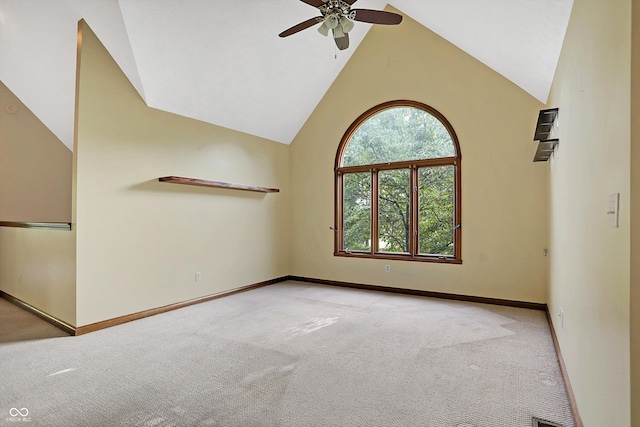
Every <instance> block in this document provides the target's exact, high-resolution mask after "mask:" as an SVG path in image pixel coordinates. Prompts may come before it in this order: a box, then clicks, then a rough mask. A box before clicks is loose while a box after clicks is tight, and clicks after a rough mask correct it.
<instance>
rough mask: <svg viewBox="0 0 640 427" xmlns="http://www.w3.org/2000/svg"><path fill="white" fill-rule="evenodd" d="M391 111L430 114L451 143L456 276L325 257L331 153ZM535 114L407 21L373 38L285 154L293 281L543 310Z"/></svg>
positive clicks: (442, 270) (500, 81)
mask: <svg viewBox="0 0 640 427" xmlns="http://www.w3.org/2000/svg"><path fill="white" fill-rule="evenodd" d="M395 99H411V100H416V101H420V102H423V103H425V104H428V105H430V106H432V107H434V108H435V109H437V110H438V111H440V112H441V113H442V114H444V116H445V117H447V119H448V120H449V121H450V122H451V124H452V125H453V127H454V128H455V130H456V133H457V135H458V137H459V140H460V145H461V151H462V223H463V227H462V259H463V264H462V265H446V264H430V263H420V262H407V261H404V262H403V261H387V260H374V259H353V258H342V257H334V256H333V232H332V231H331V230H330V229H329V227H330V226H333V225H334V173H333V167H334V159H335V155H336V149H337V147H338V144H339V142H340V139H341V137H342V136H343V134H344V132H345V131H346V130H347V128H348V127H349V125H350V124H351V123H352V122H353V121H354V120H355V119H356V118H357V117H358V116H359V115H360V114H362V113H363V112H364V111H366V110H368V109H369V108H371V107H373V106H374V105H377V104H380V103H382V102H385V101H390V100H395ZM542 107H543V105H542V104H541V103H539V102H538V101H537V100H535V99H534V98H533V97H531V96H530V95H528V94H527V93H525V92H524V91H522V90H521V89H520V88H518V87H517V86H516V85H514V84H513V83H511V82H509V81H508V80H507V79H505V78H503V77H502V76H500V75H498V74H497V73H495V72H494V71H492V70H490V69H489V68H487V67H486V66H484V65H483V64H481V63H480V62H478V61H477V60H475V59H473V58H472V57H470V56H469V55H467V54H466V53H464V52H463V51H461V50H460V49H458V48H456V47H455V46H453V45H452V44H450V43H448V42H447V41H445V40H444V39H442V38H440V37H439V36H437V35H436V34H434V33H433V32H431V31H429V30H428V29H426V28H425V27H423V26H421V25H419V24H418V23H416V22H415V21H413V20H411V19H410V18H408V17H405V19H404V21H403V22H402V24H400V25H399V26H397V27H396V26H382V25H379V26H374V27H373V28H372V29H371V30H370V31H369V33H368V35H367V37H366V38H365V40H364V41H363V42H362V44H360V46H359V47H358V50H357V51H356V52H354V54H353V56H352V58H351V59H350V61H349V63H348V64H347V65H346V66H345V68H344V69H343V71H342V73H341V74H340V75H339V76H338V78H337V79H336V81H335V82H334V84H333V85H332V87H331V88H330V90H329V91H328V92H327V94H326V95H325V97H324V98H323V100H322V102H321V103H320V104H319V105H318V107H317V108H316V110H315V111H314V113H313V114H312V115H311V117H310V118H309V120H308V121H307V123H306V124H305V125H304V127H303V128H302V130H301V131H300V133H299V134H298V136H297V137H296V139H295V140H294V141H293V143H292V145H291V185H292V190H293V191H292V194H293V199H292V215H293V220H292V226H293V233H292V243H291V247H292V251H291V254H292V264H291V270H292V271H291V272H292V274H294V275H298V276H307V277H314V278H321V279H329V280H338V281H347V282H356V283H366V284H375V285H384V286H393V287H403V288H411V289H420V290H429V291H439V292H447V293H455V294H465V295H475V296H483V297H492V298H505V299H511V300H523V301H532V302H545V301H546V283H547V262H546V261H547V258H545V257H544V253H543V251H544V249H545V248H546V247H547V237H546V230H547V221H546V198H547V189H546V171H547V166H546V165H545V164H544V163H542V164H534V163H533V162H532V160H533V155H534V152H535V143H534V142H533V141H532V136H533V131H534V128H535V122H536V119H537V113H538V110H539V109H540V108H542ZM385 264H391V272H390V273H385V272H384V265H385Z"/></svg>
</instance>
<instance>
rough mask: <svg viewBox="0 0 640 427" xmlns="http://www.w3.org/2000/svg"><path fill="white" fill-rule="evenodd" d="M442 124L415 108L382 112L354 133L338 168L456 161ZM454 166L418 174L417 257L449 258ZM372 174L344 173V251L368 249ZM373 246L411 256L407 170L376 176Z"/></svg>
mask: <svg viewBox="0 0 640 427" xmlns="http://www.w3.org/2000/svg"><path fill="white" fill-rule="evenodd" d="M455 155H456V152H455V147H454V144H453V142H452V140H451V136H450V135H449V133H448V132H447V130H446V128H445V127H444V125H443V124H442V123H441V122H440V121H439V120H437V119H436V118H435V117H433V116H432V115H430V114H429V113H427V112H426V111H423V110H421V109H418V108H412V107H396V108H390V109H387V110H383V111H381V112H380V113H378V114H375V115H373V116H372V117H371V118H369V119H368V120H367V121H366V122H364V123H363V124H362V125H361V126H360V127H359V128H358V130H357V131H356V132H355V134H354V135H353V137H352V138H351V140H350V141H349V145H348V146H347V148H346V150H345V154H344V157H343V162H342V165H343V166H355V165H368V164H380V163H393V162H397V161H403V160H422V159H428V158H441V157H449V156H455ZM454 175H455V172H454V166H435V167H421V168H420V169H419V170H418V182H417V184H416V185H417V197H418V224H417V226H418V227H417V228H418V252H419V253H420V254H430V255H453V236H454ZM371 180H372V173H371V172H358V173H346V174H344V176H343V186H344V187H343V190H344V203H343V208H344V216H343V220H344V249H346V250H348V251H367V252H368V251H370V250H371V240H372V236H371V194H372V191H371ZM378 197H379V198H378V211H379V212H378V234H379V236H378V239H379V240H378V246H379V250H380V251H383V252H403V253H408V252H410V238H411V223H410V222H411V201H410V200H411V170H410V169H408V168H405V169H391V170H382V171H379V172H378Z"/></svg>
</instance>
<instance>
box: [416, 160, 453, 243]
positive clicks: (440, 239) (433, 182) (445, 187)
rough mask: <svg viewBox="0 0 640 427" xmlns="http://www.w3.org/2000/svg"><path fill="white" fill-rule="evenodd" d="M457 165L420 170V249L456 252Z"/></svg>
mask: <svg viewBox="0 0 640 427" xmlns="http://www.w3.org/2000/svg"><path fill="white" fill-rule="evenodd" d="M453 175H454V169H453V166H439V167H433V168H420V169H419V170H418V182H419V184H418V247H419V248H418V252H419V253H421V254H431V255H434V254H438V255H453V228H454V224H453V219H454V217H453V203H454V187H453V182H454V180H453Z"/></svg>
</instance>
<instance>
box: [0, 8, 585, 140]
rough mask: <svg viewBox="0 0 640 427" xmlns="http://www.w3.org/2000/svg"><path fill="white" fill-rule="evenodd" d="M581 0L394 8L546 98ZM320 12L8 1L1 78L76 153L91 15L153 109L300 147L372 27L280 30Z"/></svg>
mask: <svg viewBox="0 0 640 427" xmlns="http://www.w3.org/2000/svg"><path fill="white" fill-rule="evenodd" d="M572 4H573V0H391V3H390V6H391V7H392V8H394V9H397V11H398V12H399V13H401V14H403V15H404V16H405V19H409V18H411V19H414V20H416V21H418V22H419V23H421V24H422V25H424V26H425V27H427V28H429V29H431V30H432V31H434V32H436V33H437V34H439V35H440V36H442V37H443V38H445V39H447V40H448V41H450V42H451V43H453V44H455V45H456V46H458V47H459V48H460V49H462V50H464V51H466V52H467V53H468V54H470V55H472V56H474V57H475V58H477V59H478V60H480V61H481V62H483V63H484V64H486V65H487V66H489V67H491V68H492V69H494V70H495V71H496V72H498V73H500V74H502V75H503V76H504V77H505V78H507V79H509V80H511V81H512V82H513V83H515V84H516V85H518V86H520V87H521V88H522V89H523V90H525V91H526V92H528V93H529V94H531V95H532V96H533V97H535V98H537V99H538V100H540V101H542V102H546V99H547V96H548V93H549V90H550V87H551V83H552V81H553V76H554V72H555V67H556V64H557V61H558V57H559V54H560V49H561V47H562V41H563V39H564V34H565V31H566V27H567V24H568V20H569V15H570V12H571V7H572ZM354 7H356V8H368V9H383V8H385V7H387V1H385V0H358V3H357V4H355V5H354ZM317 15H319V14H318V11H317V10H316V9H314V8H313V7H311V6H309V5H308V4H305V3H303V2H301V1H300V0H57V1H51V0H0V80H2V81H3V82H4V83H5V85H7V87H9V88H10V89H11V90H12V91H13V92H14V93H15V94H16V95H17V96H18V97H19V98H20V99H21V100H22V102H23V103H24V104H25V105H27V106H28V107H29V108H30V109H31V110H32V111H33V112H34V113H35V114H36V116H38V117H39V118H40V120H42V122H43V123H44V124H45V125H47V127H49V129H51V131H52V132H53V133H54V134H55V135H56V136H58V138H60V140H61V141H62V142H63V143H64V144H65V145H67V146H68V147H69V148H70V149H72V147H73V128H74V124H73V121H74V103H75V78H76V73H75V65H76V31H77V21H78V20H80V19H85V20H86V21H87V23H88V24H89V25H90V26H91V27H92V29H93V30H94V31H95V33H96V34H97V35H98V37H99V38H100V39H101V40H102V42H103V43H104V44H105V46H106V48H107V49H108V50H109V52H110V53H111V55H112V56H113V57H114V59H115V60H116V61H117V63H118V65H119V66H120V68H121V69H122V70H123V72H124V73H125V74H126V75H127V77H128V78H129V80H130V81H131V83H132V85H133V86H134V87H135V89H136V90H137V91H138V93H139V94H140V95H141V96H142V98H143V99H144V100H145V102H146V103H147V105H148V106H150V107H153V108H157V109H161V110H165V111H169V112H172V113H176V114H180V115H184V116H187V117H192V118H195V119H198V120H202V121H205V122H209V123H213V124H216V125H220V126H224V127H228V128H231V129H235V130H238V131H241V132H246V133H249V134H252V135H256V136H259V137H262V138H266V139H269V140H273V141H277V142H281V143H285V144H289V143H290V142H291V141H292V140H293V138H294V137H295V136H296V134H297V133H298V131H299V130H300V128H301V127H302V125H303V124H304V123H305V121H306V120H307V118H308V117H309V116H310V114H311V113H312V112H313V110H314V108H315V107H316V105H317V104H318V102H319V101H320V100H321V98H322V96H323V95H324V94H325V92H326V91H327V89H328V88H329V86H330V85H331V84H332V82H333V81H334V79H335V78H336V77H337V76H338V74H339V73H340V71H341V70H342V68H343V67H344V65H345V64H346V63H347V61H348V60H349V58H350V56H351V55H352V54H353V52H354V51H355V50H356V49H357V47H358V44H359V43H360V42H361V41H362V40H363V39H364V37H365V36H366V34H367V31H368V30H369V28H370V27H371V25H369V24H365V23H361V22H357V23H356V26H355V28H354V29H353V30H352V32H351V33H350V36H351V46H350V47H349V49H347V50H345V51H337V50H336V48H335V45H334V44H333V42H332V41H331V40H330V39H328V38H325V37H323V36H321V35H320V34H318V32H317V31H315V27H314V28H311V29H307V30H304V31H302V32H300V33H298V34H295V35H293V36H290V37H287V38H279V37H278V36H277V35H278V34H279V33H280V32H281V31H283V30H284V29H286V28H289V27H290V26H292V25H294V24H296V23H298V22H301V21H304V20H306V19H308V18H311V17H313V16H317ZM401 26H402V24H400V26H398V30H399V31H401ZM415 54H416V55H429V52H415Z"/></svg>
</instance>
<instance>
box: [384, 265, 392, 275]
mask: <svg viewBox="0 0 640 427" xmlns="http://www.w3.org/2000/svg"><path fill="white" fill-rule="evenodd" d="M384 272H385V273H391V266H390V265H389V264H385V265H384Z"/></svg>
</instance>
